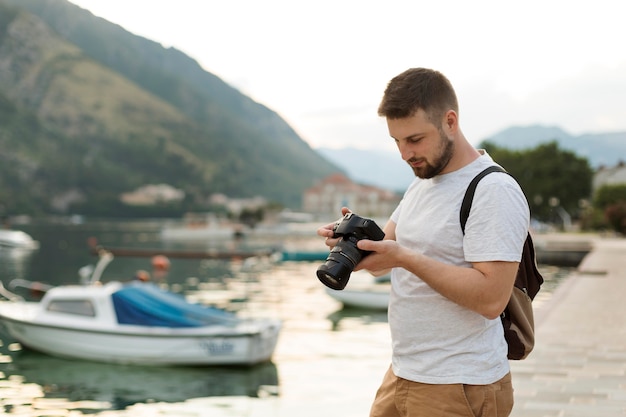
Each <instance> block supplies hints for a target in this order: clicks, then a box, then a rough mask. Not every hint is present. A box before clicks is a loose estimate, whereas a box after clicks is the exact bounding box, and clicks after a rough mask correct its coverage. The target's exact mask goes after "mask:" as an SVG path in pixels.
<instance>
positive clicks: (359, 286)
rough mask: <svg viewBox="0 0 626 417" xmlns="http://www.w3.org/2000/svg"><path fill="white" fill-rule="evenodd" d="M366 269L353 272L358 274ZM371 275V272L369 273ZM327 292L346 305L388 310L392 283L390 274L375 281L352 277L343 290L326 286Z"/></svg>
mask: <svg viewBox="0 0 626 417" xmlns="http://www.w3.org/2000/svg"><path fill="white" fill-rule="evenodd" d="M362 272H365V271H358V272H356V273H353V275H357V274H359V273H362ZM368 275H369V274H368ZM325 290H326V293H327V294H328V295H330V296H331V297H332V298H334V299H335V300H337V301H339V302H341V303H342V304H343V305H344V306H345V307H354V308H364V309H370V310H387V307H388V305H389V294H390V291H391V284H390V283H389V275H385V276H383V277H378V278H376V279H374V280H373V282H366V283H363V282H359V278H356V279H355V277H353V278H351V279H350V282H349V283H348V285H347V287H346V288H344V289H343V290H333V289H331V288H328V287H325Z"/></svg>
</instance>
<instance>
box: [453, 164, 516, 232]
mask: <svg viewBox="0 0 626 417" xmlns="http://www.w3.org/2000/svg"><path fill="white" fill-rule="evenodd" d="M492 172H504V173H507V174H508V172H506V170H505V169H504V168H502V167H500V166H497V165H492V166H490V167H488V168H486V169H484V170H483V171H482V172H481V173H479V174H478V175H476V176H475V177H474V179H473V180H472V182H470V184H469V185H468V186H467V191H465V197H463V202H462V203H461V212H460V213H459V216H460V220H461V230H462V231H463V234H465V223H467V218H468V217H469V214H470V209H471V208H472V201H473V200H474V193H475V192H476V186H477V185H478V181H480V180H481V179H483V177H484V176H485V175H487V174H491V173H492Z"/></svg>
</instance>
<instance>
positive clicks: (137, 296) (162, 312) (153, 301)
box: [111, 283, 239, 327]
mask: <svg viewBox="0 0 626 417" xmlns="http://www.w3.org/2000/svg"><path fill="white" fill-rule="evenodd" d="M111 297H112V299H113V305H114V307H115V314H116V315H117V321H118V323H120V324H136V325H142V326H160V327H200V326H210V325H226V326H228V325H234V324H236V323H237V322H238V321H239V320H238V319H237V318H236V317H235V315H234V314H232V313H229V312H226V311H224V310H220V309H217V308H212V307H204V306H201V305H199V304H192V303H189V302H187V301H186V300H185V298H184V297H183V296H181V295H178V294H174V293H171V292H168V291H164V290H162V289H160V288H159V287H157V286H156V285H154V284H150V283H129V284H126V285H125V286H124V287H122V288H121V289H120V290H118V291H116V292H114V293H113V294H112V296H111Z"/></svg>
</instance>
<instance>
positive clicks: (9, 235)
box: [0, 229, 39, 249]
mask: <svg viewBox="0 0 626 417" xmlns="http://www.w3.org/2000/svg"><path fill="white" fill-rule="evenodd" d="M0 247H6V248H21V249H37V248H39V242H38V241H36V240H34V239H33V238H32V237H31V236H30V235H29V234H28V233H26V232H23V231H21V230H12V229H0Z"/></svg>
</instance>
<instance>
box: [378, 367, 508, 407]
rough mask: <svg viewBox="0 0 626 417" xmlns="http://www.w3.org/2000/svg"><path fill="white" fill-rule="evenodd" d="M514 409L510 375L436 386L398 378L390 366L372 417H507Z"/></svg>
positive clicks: (379, 390)
mask: <svg viewBox="0 0 626 417" xmlns="http://www.w3.org/2000/svg"><path fill="white" fill-rule="evenodd" d="M512 409H513V385H512V383H511V374H510V373H509V374H507V375H506V376H505V377H504V378H502V379H501V380H500V381H498V382H495V383H493V384H489V385H464V384H449V385H447V384H441V385H433V384H422V383H419V382H413V381H408V380H406V379H403V378H398V377H397V376H395V375H394V373H393V371H392V370H391V367H390V368H389V370H388V371H387V373H386V374H385V378H384V379H383V382H382V384H381V386H380V388H379V389H378V392H377V393H376V398H375V399H374V404H372V409H371V411H370V417H507V416H508V415H509V414H510V413H511V410H512Z"/></svg>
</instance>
